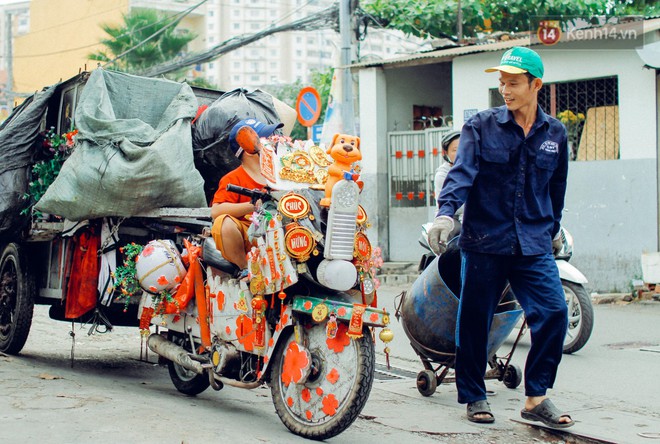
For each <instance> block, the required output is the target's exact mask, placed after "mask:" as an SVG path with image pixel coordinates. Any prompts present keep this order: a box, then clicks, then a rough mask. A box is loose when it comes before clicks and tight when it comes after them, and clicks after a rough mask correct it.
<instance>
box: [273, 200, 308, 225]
mask: <svg viewBox="0 0 660 444" xmlns="http://www.w3.org/2000/svg"><path fill="white" fill-rule="evenodd" d="M277 209H278V210H279V211H280V212H281V213H282V214H284V215H285V216H286V217H288V218H289V219H293V220H296V219H301V218H303V217H305V216H307V213H309V202H307V199H305V198H304V197H303V196H301V195H300V194H296V193H287V194H285V195H284V196H283V197H282V198H281V199H280V201H279V203H278V204H277Z"/></svg>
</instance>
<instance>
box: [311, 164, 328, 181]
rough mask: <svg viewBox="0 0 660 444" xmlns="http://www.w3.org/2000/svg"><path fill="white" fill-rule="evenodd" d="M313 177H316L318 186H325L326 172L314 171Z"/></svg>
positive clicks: (320, 169)
mask: <svg viewBox="0 0 660 444" xmlns="http://www.w3.org/2000/svg"><path fill="white" fill-rule="evenodd" d="M314 177H316V181H317V182H318V183H319V184H325V183H326V182H327V181H328V170H325V169H323V168H319V169H318V170H316V171H314Z"/></svg>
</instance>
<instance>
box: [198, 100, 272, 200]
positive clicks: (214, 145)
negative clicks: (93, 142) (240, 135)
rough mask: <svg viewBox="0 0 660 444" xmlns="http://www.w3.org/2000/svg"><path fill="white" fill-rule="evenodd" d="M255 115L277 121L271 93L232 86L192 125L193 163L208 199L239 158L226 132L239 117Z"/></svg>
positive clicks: (252, 116) (261, 120)
mask: <svg viewBox="0 0 660 444" xmlns="http://www.w3.org/2000/svg"><path fill="white" fill-rule="evenodd" d="M250 117H251V118H254V119H257V120H259V121H260V122H263V123H267V124H270V123H279V122H280V120H279V116H278V113H277V111H276V109H275V105H274V103H273V97H272V96H271V95H270V94H268V93H266V92H264V91H261V90H259V89H255V90H253V91H248V90H245V89H242V88H239V89H234V90H232V91H229V92H226V93H225V94H223V95H222V96H220V97H219V98H218V99H217V100H216V101H215V102H213V103H212V104H211V106H209V107H208V108H207V109H206V110H205V111H204V112H203V113H202V114H201V115H200V116H199V118H198V119H197V120H196V121H195V124H194V125H193V131H192V133H193V150H194V155H195V166H196V168H197V169H198V170H199V172H200V173H201V174H202V177H204V192H205V194H206V198H207V201H208V202H209V203H210V202H211V199H212V198H213V194H214V193H215V191H216V190H217V188H218V183H219V182H220V178H222V176H224V175H225V174H227V173H228V172H230V171H231V170H233V169H234V168H236V167H237V166H238V165H239V164H240V161H239V160H238V159H237V158H236V157H235V156H234V154H233V153H232V152H231V150H230V149H229V132H230V131H231V129H232V128H233V126H234V125H235V124H236V123H238V122H239V121H241V120H243V119H247V118H250Z"/></svg>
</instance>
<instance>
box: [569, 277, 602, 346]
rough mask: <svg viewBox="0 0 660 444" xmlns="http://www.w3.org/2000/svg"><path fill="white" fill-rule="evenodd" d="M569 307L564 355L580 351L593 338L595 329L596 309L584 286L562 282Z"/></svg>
mask: <svg viewBox="0 0 660 444" xmlns="http://www.w3.org/2000/svg"><path fill="white" fill-rule="evenodd" d="M561 285H562V287H563V288H564V294H565V295H566V305H567V306H568V328H567V329H566V337H565V338H564V353H565V354H571V353H574V352H576V351H578V350H580V349H581V348H582V347H584V345H585V344H586V343H587V341H588V340H589V338H590V337H591V331H592V330H593V327H594V309H593V306H592V305H591V298H590V297H589V294H588V293H587V290H586V289H585V288H584V286H582V285H580V284H575V283H573V282H569V281H566V280H563V279H562V281H561Z"/></svg>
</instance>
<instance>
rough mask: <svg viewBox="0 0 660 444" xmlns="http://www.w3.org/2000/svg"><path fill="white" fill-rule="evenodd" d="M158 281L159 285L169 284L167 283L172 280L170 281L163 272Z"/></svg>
mask: <svg viewBox="0 0 660 444" xmlns="http://www.w3.org/2000/svg"><path fill="white" fill-rule="evenodd" d="M156 282H158V285H167V284H169V283H170V281H168V280H167V278H166V277H165V276H163V275H162V274H161V275H160V277H159V278H158V280H157V281H156Z"/></svg>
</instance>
